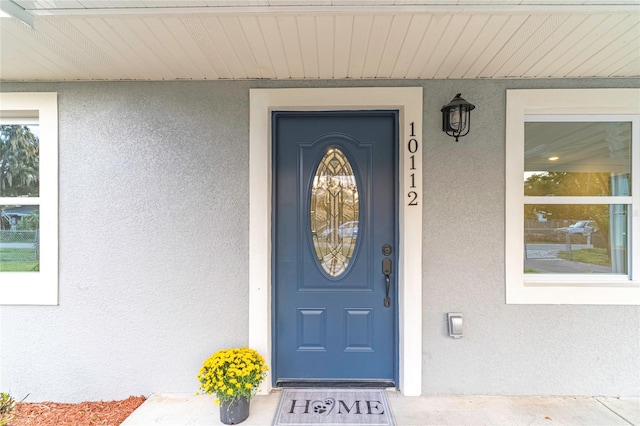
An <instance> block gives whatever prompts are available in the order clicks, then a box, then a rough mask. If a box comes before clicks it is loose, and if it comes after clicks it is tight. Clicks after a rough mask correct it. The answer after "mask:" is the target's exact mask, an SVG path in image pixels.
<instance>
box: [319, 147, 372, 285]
mask: <svg viewBox="0 0 640 426" xmlns="http://www.w3.org/2000/svg"><path fill="white" fill-rule="evenodd" d="M309 211H310V218H311V221H310V222H311V235H312V239H313V248H314V250H315V253H316V258H317V259H318V263H319V264H320V266H321V267H322V269H323V270H324V271H325V272H326V273H327V274H328V275H329V276H331V277H339V276H340V275H342V274H343V273H344V272H345V271H346V270H347V267H348V266H349V262H350V261H351V258H352V257H353V253H354V250H355V247H356V242H357V239H358V221H359V214H360V204H359V201H358V185H357V183H356V178H355V176H354V173H353V168H352V167H351V164H350V163H349V160H348V159H347V157H346V156H345V155H344V153H343V152H342V151H341V150H340V149H338V148H335V147H333V148H329V149H328V150H327V152H326V153H325V155H324V157H322V160H320V163H319V164H318V167H317V169H316V174H315V176H314V177H313V182H312V187H311V205H310V206H309Z"/></svg>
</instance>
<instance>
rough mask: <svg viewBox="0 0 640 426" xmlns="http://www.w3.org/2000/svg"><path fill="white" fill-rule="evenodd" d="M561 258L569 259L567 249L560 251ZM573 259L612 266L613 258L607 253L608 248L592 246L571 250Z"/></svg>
mask: <svg viewBox="0 0 640 426" xmlns="http://www.w3.org/2000/svg"><path fill="white" fill-rule="evenodd" d="M558 257H559V258H560V259H565V260H568V259H569V254H568V253H567V252H566V251H561V252H559V253H558ZM571 260H572V261H574V262H582V263H590V264H592V265H600V266H611V259H610V258H609V256H608V255H607V249H604V248H590V249H583V250H573V251H572V252H571Z"/></svg>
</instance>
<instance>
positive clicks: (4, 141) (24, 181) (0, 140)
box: [0, 124, 40, 197]
mask: <svg viewBox="0 0 640 426" xmlns="http://www.w3.org/2000/svg"><path fill="white" fill-rule="evenodd" d="M38 134H39V131H38V125H37V124H30V125H22V124H0V197H37V196H38V195H39V190H40V185H39V180H40V139H39V137H38Z"/></svg>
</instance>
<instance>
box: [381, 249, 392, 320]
mask: <svg viewBox="0 0 640 426" xmlns="http://www.w3.org/2000/svg"><path fill="white" fill-rule="evenodd" d="M382 274H383V275H384V279H385V284H386V288H387V292H386V295H385V297H384V307H385V308H388V307H389V306H391V299H390V298H389V289H390V288H391V259H389V258H388V257H385V258H384V259H382Z"/></svg>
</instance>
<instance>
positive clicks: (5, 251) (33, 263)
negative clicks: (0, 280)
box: [0, 248, 40, 272]
mask: <svg viewBox="0 0 640 426" xmlns="http://www.w3.org/2000/svg"><path fill="white" fill-rule="evenodd" d="M33 257H34V253H33V249H26V250H25V249H14V248H1V249H0V272H31V271H39V270H40V261H39V260H33ZM5 259H11V260H10V261H9V260H5Z"/></svg>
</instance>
